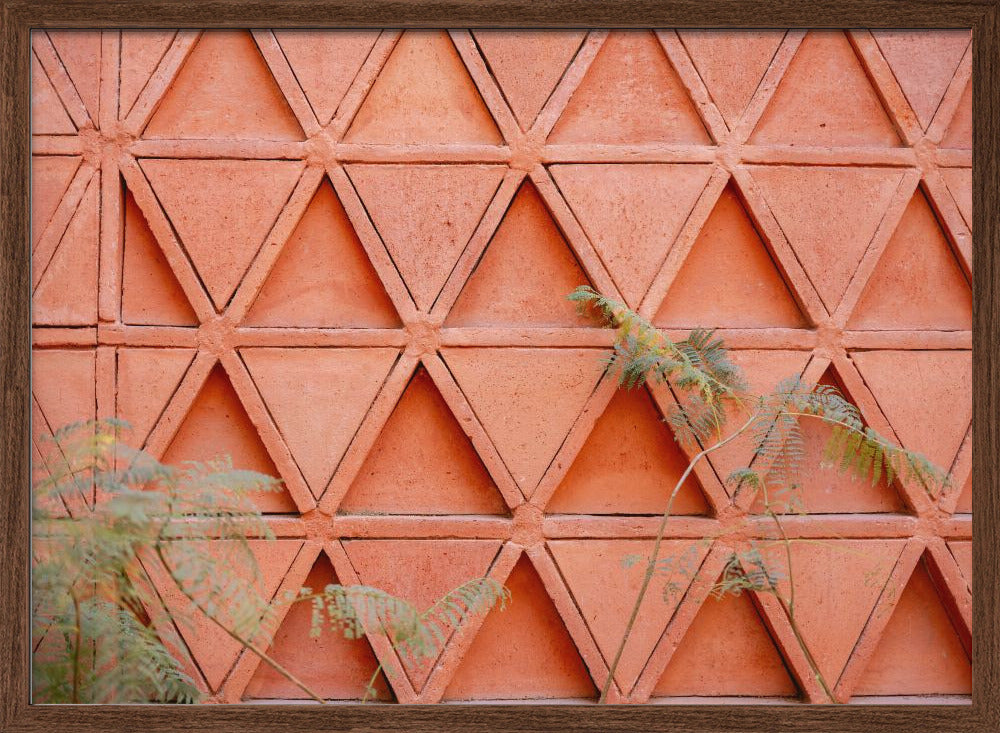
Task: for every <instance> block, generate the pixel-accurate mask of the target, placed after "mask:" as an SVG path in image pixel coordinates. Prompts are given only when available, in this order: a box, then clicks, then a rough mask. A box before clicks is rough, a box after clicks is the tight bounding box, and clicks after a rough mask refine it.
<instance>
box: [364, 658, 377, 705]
mask: <svg viewBox="0 0 1000 733" xmlns="http://www.w3.org/2000/svg"><path fill="white" fill-rule="evenodd" d="M381 671H382V662H379V663H378V666H377V667H376V668H375V671H374V672H372V676H371V679H370V680H368V684H367V685H366V686H365V695H364V697H362V698H361V704H362V705H363V704H365V703H366V702H368V693H369V692H373V691H374V690H375V680H376V679H378V673H379V672H381Z"/></svg>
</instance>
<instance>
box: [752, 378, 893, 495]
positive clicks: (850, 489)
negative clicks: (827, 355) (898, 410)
mask: <svg viewBox="0 0 1000 733" xmlns="http://www.w3.org/2000/svg"><path fill="white" fill-rule="evenodd" d="M819 384H821V385H825V386H828V387H835V388H836V389H837V390H838V391H839V392H840V394H841V395H843V396H844V398H845V399H847V400H848V401H851V400H850V397H849V396H848V395H847V393H846V391H845V390H844V386H843V384H842V383H841V381H840V380H839V379H838V378H837V375H836V373H835V372H834V370H833V368H832V367H828V368H827V370H826V371H825V372H824V373H823V376H822V377H820V379H819ZM799 426H800V427H801V430H802V439H803V446H802V449H803V451H804V454H803V456H802V459H801V461H802V471H801V472H800V474H799V476H798V480H799V485H798V486H797V487H795V489H793V490H792V491H789V492H787V493H784V494H781V495H778V496H774V495H769V496H768V497H767V499H768V501H769V502H770V503H771V508H772V509H773V510H774V511H775V512H777V513H779V514H781V513H791V514H795V513H801V512H805V513H807V514H863V513H877V512H901V511H903V510H904V507H903V503H902V501H901V500H900V497H899V494H898V493H897V491H896V489H895V488H893V486H890V485H889V484H888V483H886V480H885V477H884V476H883V477H880V479H879V481H878V483H876V484H874V485H873V484H872V482H871V480H870V479H869V478H859V477H856V476H855V475H854V474H852V473H850V472H848V471H846V470H842V469H840V467H839V463H838V464H837V465H832V466H829V465H823V464H824V460H823V459H824V455H825V450H826V445H827V443H828V442H829V440H830V437H831V435H832V428H831V426H830V425H828V424H826V423H824V422H822V421H820V420H818V419H816V418H808V417H803V418H799ZM866 427H867V425H866ZM764 510H765V500H764V496H763V494H762V493H758V494H757V497H756V500H755V501H754V505H753V509H752V511H754V512H763V511H764Z"/></svg>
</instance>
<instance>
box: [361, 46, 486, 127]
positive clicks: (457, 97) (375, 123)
mask: <svg viewBox="0 0 1000 733" xmlns="http://www.w3.org/2000/svg"><path fill="white" fill-rule="evenodd" d="M344 140H345V141H346V142H352V143H388V144H403V145H414V144H426V143H448V144H456V143H480V144H487V145H499V144H501V143H502V142H503V138H502V137H501V136H500V131H499V130H498V129H497V126H496V123H495V122H494V121H493V118H492V117H491V116H490V113H489V110H488V109H487V108H486V105H485V104H484V103H483V99H482V97H481V96H479V91H478V90H477V89H476V85H475V83H474V82H473V81H472V77H470V76H469V72H468V71H467V70H466V68H465V65H464V64H463V63H462V58H461V57H460V56H459V55H458V51H457V49H456V48H455V44H453V43H452V42H451V38H450V37H449V36H448V33H447V31H441V30H408V31H405V32H404V33H403V35H402V36H401V37H400V39H399V41H398V42H397V43H396V47H395V48H394V49H393V51H392V54H391V55H390V56H389V59H388V60H387V61H386V62H385V66H383V67H382V71H381V72H380V73H379V75H378V78H377V79H376V80H375V84H374V85H372V88H371V90H370V91H369V92H368V96H367V97H366V98H365V101H364V103H363V104H362V105H361V108H360V109H359V110H358V114H357V116H355V118H354V121H353V122H352V123H351V128H350V129H349V130H348V131H347V135H346V136H345V138H344Z"/></svg>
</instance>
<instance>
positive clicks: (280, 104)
mask: <svg viewBox="0 0 1000 733" xmlns="http://www.w3.org/2000/svg"><path fill="white" fill-rule="evenodd" d="M143 137H146V138H181V139H192V138H193V139H204V138H209V139H212V138H216V139H218V138H222V139H226V138H230V139H231V138H243V139H262V140H302V139H303V137H304V134H303V132H302V128H301V127H300V126H299V123H298V122H297V121H296V119H295V115H294V114H292V110H291V108H290V107H289V106H288V102H287V101H285V97H284V96H283V95H282V93H281V90H280V89H279V88H278V84H277V82H275V80H274V76H273V75H272V74H271V70H270V69H268V67H267V64H266V63H265V61H264V57H263V56H261V55H260V51H259V50H258V48H257V44H256V43H255V42H254V40H253V36H251V35H250V32H249V31H229V30H225V31H224V30H210V31H205V32H204V33H202V35H201V38H200V39H198V43H197V45H196V46H195V47H194V50H192V51H191V53H190V54H189V55H188V57H187V59H186V60H185V61H184V66H182V67H181V70H180V72H178V74H177V77H176V78H175V79H174V81H173V83H172V84H171V85H170V88H169V89H168V90H167V93H166V94H165V95H164V96H163V99H162V100H161V101H160V104H159V106H158V107H157V108H156V112H155V114H154V115H153V117H152V119H151V120H150V121H149V124H148V125H147V126H146V129H145V131H144V132H143Z"/></svg>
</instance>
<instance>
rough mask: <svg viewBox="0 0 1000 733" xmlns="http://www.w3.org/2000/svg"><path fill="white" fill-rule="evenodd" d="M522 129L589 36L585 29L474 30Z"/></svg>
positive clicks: (541, 104) (480, 48)
mask: <svg viewBox="0 0 1000 733" xmlns="http://www.w3.org/2000/svg"><path fill="white" fill-rule="evenodd" d="M473 35H474V36H475V39H476V45H478V46H479V50H480V51H481V52H482V54H483V57H484V58H485V59H486V63H487V64H489V68H490V71H491V72H492V73H493V76H494V78H495V79H496V80H497V83H498V84H499V86H500V89H501V90H502V91H503V94H504V97H506V99H507V103H508V104H510V107H511V109H512V110H513V112H514V116H515V117H516V118H517V121H518V123H520V125H521V129H523V130H527V129H528V128H529V127H531V124H532V123H533V122H534V121H535V118H536V117H537V116H538V113H539V112H540V111H541V109H542V107H543V106H544V105H545V102H546V100H548V98H549V96H550V95H551V94H552V90H553V89H555V87H556V84H557V83H558V82H559V80H560V79H561V78H562V75H563V73H565V71H566V67H567V66H568V65H569V62H570V61H572V60H573V57H574V56H575V55H576V52H577V50H578V49H579V48H580V44H582V43H583V39H584V37H585V36H586V35H587V34H586V33H585V32H584V31H557V30H545V31H531V30H520V29H519V30H516V31H492V30H480V31H475V32H474V33H473Z"/></svg>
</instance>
